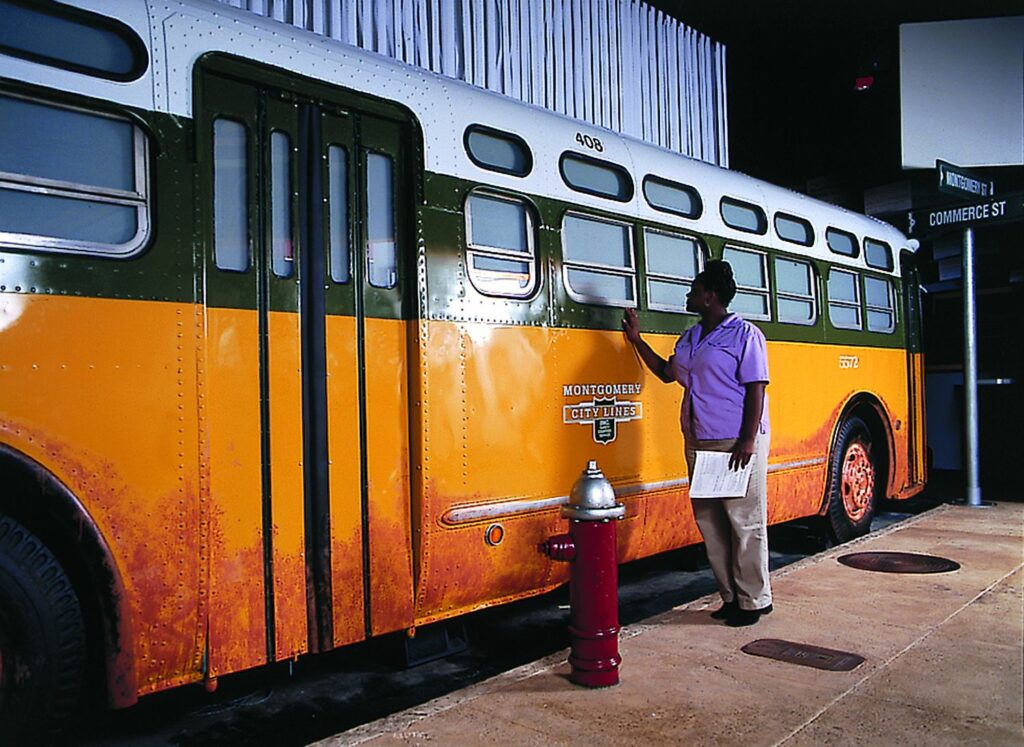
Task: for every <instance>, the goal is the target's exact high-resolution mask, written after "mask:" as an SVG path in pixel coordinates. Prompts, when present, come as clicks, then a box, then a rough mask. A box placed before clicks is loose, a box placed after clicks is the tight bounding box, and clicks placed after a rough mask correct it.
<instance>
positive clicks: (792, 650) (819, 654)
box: [740, 638, 864, 672]
mask: <svg viewBox="0 0 1024 747" xmlns="http://www.w3.org/2000/svg"><path fill="white" fill-rule="evenodd" d="M740 650H741V651H742V652H743V653H745V654H752V655H753V656H764V657H766V658H768V659H776V660H778V661H785V662H789V663H790V664H799V665H800V666H803V667H814V668H815V669H825V670H827V671H829V672H849V671H850V670H852V669H856V668H857V667H859V666H860V665H861V664H863V663H864V657H863V656H858V655H857V654H851V653H850V652H848V651H836V650H835V649H831V648H822V647H821V646H812V645H810V644H808V643H795V642H793V641H783V640H780V639H778V638H760V639H758V640H756V641H751V642H750V643H748V644H747V645H746V646H744V647H743V648H741V649H740Z"/></svg>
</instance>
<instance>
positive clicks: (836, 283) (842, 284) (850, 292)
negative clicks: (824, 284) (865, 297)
mask: <svg viewBox="0 0 1024 747" xmlns="http://www.w3.org/2000/svg"><path fill="white" fill-rule="evenodd" d="M828 318H829V319H830V320H831V321H832V326H833V327H838V328H840V329H860V328H861V326H862V325H861V320H860V288H859V286H858V283H857V275H856V273H853V272H847V271H846V270H836V269H832V270H829V273H828Z"/></svg>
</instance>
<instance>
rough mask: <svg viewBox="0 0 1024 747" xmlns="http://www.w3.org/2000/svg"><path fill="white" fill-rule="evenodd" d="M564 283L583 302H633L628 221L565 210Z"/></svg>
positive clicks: (563, 243) (630, 303)
mask: <svg viewBox="0 0 1024 747" xmlns="http://www.w3.org/2000/svg"><path fill="white" fill-rule="evenodd" d="M562 256H563V258H564V260H565V287H566V289H567V290H568V291H569V295H570V296H571V297H572V298H574V299H576V300H577V301H582V302H584V303H600V304H607V305H609V306H636V282H635V281H636V276H635V269H634V263H633V241H632V233H631V231H630V227H629V224H627V223H620V222H618V221H613V220H607V219H605V218H594V217H592V216H588V215H579V214H573V213H567V214H566V216H565V218H564V219H563V221H562Z"/></svg>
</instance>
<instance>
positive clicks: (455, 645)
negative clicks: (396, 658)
mask: <svg viewBox="0 0 1024 747" xmlns="http://www.w3.org/2000/svg"><path fill="white" fill-rule="evenodd" d="M403 640H404V642H405V649H404V654H405V666H406V668H409V667H416V666H419V665H420V664H426V663H427V662H428V661H434V660H436V659H443V658H445V657H446V656H452V655H453V654H461V653H462V652H464V651H466V650H467V649H468V648H469V643H468V637H467V636H466V623H464V622H463V621H461V620H445V621H443V622H439V623H434V624H433V625H427V626H426V627H423V628H417V629H416V635H415V637H413V638H409V637H408V636H405V637H404V639H403Z"/></svg>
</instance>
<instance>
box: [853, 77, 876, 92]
mask: <svg viewBox="0 0 1024 747" xmlns="http://www.w3.org/2000/svg"><path fill="white" fill-rule="evenodd" d="M873 85H875V76H874V75H861V76H860V77H858V78H855V79H854V81H853V90H855V91H867V90H868V89H870V88H871V86H873Z"/></svg>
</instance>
